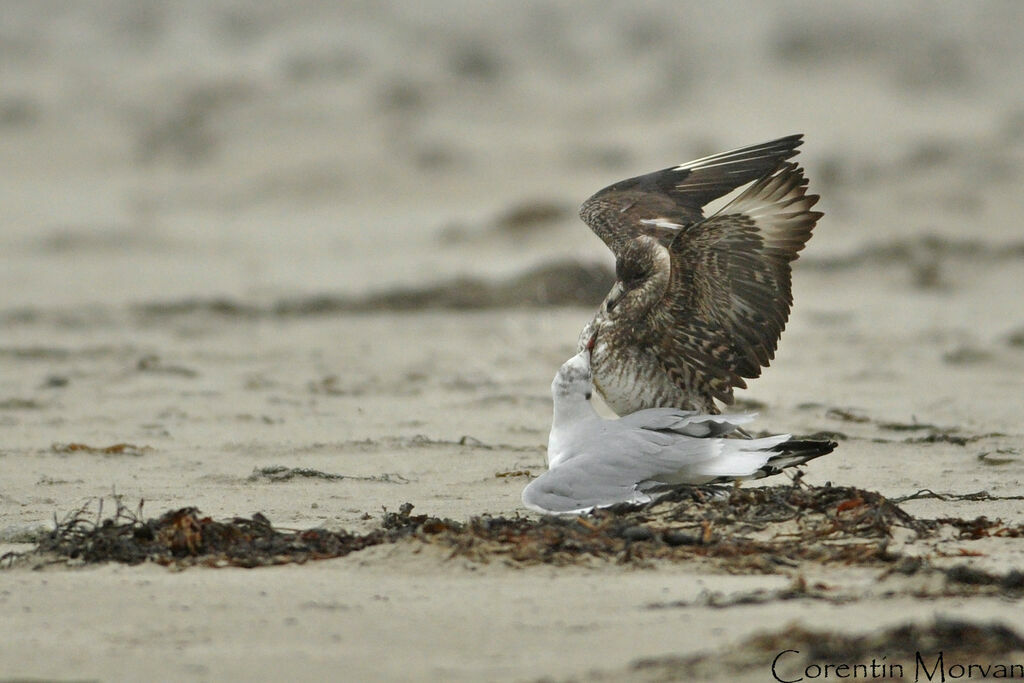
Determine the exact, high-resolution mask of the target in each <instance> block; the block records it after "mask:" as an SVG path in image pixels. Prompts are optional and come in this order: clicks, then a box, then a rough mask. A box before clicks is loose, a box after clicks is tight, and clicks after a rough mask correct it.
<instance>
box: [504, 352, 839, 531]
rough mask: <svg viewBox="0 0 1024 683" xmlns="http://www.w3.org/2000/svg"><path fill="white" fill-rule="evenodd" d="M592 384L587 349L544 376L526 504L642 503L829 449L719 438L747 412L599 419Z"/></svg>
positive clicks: (587, 506)
mask: <svg viewBox="0 0 1024 683" xmlns="http://www.w3.org/2000/svg"><path fill="white" fill-rule="evenodd" d="M592 386H593V385H592V378H591V371H590V352H589V351H582V352H580V353H579V354H577V355H576V356H574V357H573V358H571V359H569V360H568V361H567V362H566V363H565V364H564V365H563V366H562V367H561V369H559V371H558V374H557V375H556V376H555V380H554V382H552V384H551V392H552V396H553V398H554V418H553V420H552V424H551V434H550V436H549V438H548V456H547V457H548V471H547V472H545V473H544V474H543V475H541V476H540V477H538V478H537V479H535V480H533V481H532V482H530V484H529V485H527V487H526V488H525V489H524V490H523V504H524V505H525V506H526V507H528V508H530V509H531V510H536V511H538V512H544V513H555V514H575V513H581V512H587V511H589V510H592V509H594V508H596V507H607V506H610V505H615V504H617V503H647V502H650V501H652V500H654V499H655V498H656V497H657V496H658V495H659V494H661V493H664V492H666V491H667V490H669V489H670V488H671V487H673V486H678V485H681V484H707V483H720V482H725V481H734V480H740V479H747V478H759V477H762V476H767V475H768V474H773V473H775V472H776V471H778V470H779V469H781V468H782V467H787V466H790V465H797V464H802V463H803V462H805V461H806V460H809V459H810V458H811V457H817V455H822V454H823V453H824V452H828V450H831V448H830V447H829V448H828V450H824V451H823V452H817V453H815V454H814V455H810V456H808V455H807V454H806V453H804V454H796V455H792V456H790V455H787V454H785V453H784V452H783V451H784V449H782V450H780V449H778V448H777V447H779V446H780V445H782V444H784V443H785V442H787V441H789V440H790V435H788V434H781V435H779V436H771V437H767V438H762V439H736V438H723V437H724V436H725V435H726V434H728V433H730V432H732V431H734V430H735V429H736V427H737V426H739V425H741V424H744V423H747V422H750V421H751V420H753V419H754V416H753V415H702V414H698V413H696V412H692V411H683V410H676V409H673V408H651V409H649V410H641V411H638V412H635V413H632V414H630V415H626V416H625V417H622V418H619V419H617V420H606V419H604V418H603V417H601V416H600V415H598V414H597V412H596V411H595V410H594V407H593V406H592V405H591V403H590V397H591V391H592ZM833 445H834V444H833Z"/></svg>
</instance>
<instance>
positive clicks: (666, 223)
mask: <svg viewBox="0 0 1024 683" xmlns="http://www.w3.org/2000/svg"><path fill="white" fill-rule="evenodd" d="M802 143H803V135H802V134H797V135H789V136H787V137H783V138H779V139H777V140H772V141H770V142H764V143H761V144H757V145H751V146H749V147H741V148H739V149H734V150H730V151H728V152H721V153H719V154H713V155H711V156H708V157H704V158H702V159H697V160H696V161H691V162H689V163H686V164H682V165H679V166H673V167H671V168H666V169H662V170H660V171H655V172H653V173H648V174H646V175H642V176H637V177H635V178H628V179H626V180H621V181H619V182H617V183H615V184H614V185H609V186H608V187H606V188H604V189H603V190H600V191H599V192H597V193H596V194H594V196H592V197H590V198H589V199H588V200H587V201H585V202H583V205H582V206H581V207H580V218H582V219H583V222H585V223H586V224H587V225H589V226H590V229H591V230H593V231H594V233H595V234H597V236H598V237H600V238H601V240H602V241H603V242H604V243H605V244H607V245H608V248H609V249H611V250H612V253H614V254H615V255H616V256H618V255H619V253H620V251H621V250H622V247H623V245H625V244H626V243H627V242H629V240H631V239H633V238H634V237H637V236H639V235H650V236H653V237H655V238H657V239H659V240H660V241H662V242H663V243H665V244H668V242H669V241H671V239H672V237H673V236H674V234H675V233H676V232H677V231H678V230H679V229H680V228H682V227H684V226H686V225H689V224H691V223H695V222H697V221H700V220H702V219H703V218H704V214H703V212H702V209H703V207H704V205H705V204H707V203H708V202H710V201H712V200H715V199H717V198H719V197H722V196H724V195H726V194H728V193H729V192H732V191H733V190H735V189H736V188H738V187H740V186H741V185H744V184H746V183H749V182H751V181H753V180H757V179H758V178H761V177H763V176H765V175H767V174H769V173H771V172H772V171H774V170H775V169H776V168H778V166H779V164H781V163H782V162H783V161H785V160H786V159H789V158H790V157H792V156H794V155H795V154H797V149H796V148H797V147H799V146H800V145H801V144H802Z"/></svg>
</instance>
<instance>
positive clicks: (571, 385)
mask: <svg viewBox="0 0 1024 683" xmlns="http://www.w3.org/2000/svg"><path fill="white" fill-rule="evenodd" d="M592 391H593V383H592V381H591V374H590V349H584V350H583V351H580V352H579V353H577V354H576V355H575V356H573V357H572V358H570V359H569V360H567V361H565V363H563V364H562V367H560V368H559V369H558V374H557V375H555V380H554V381H553V382H552V383H551V395H552V396H553V397H554V399H555V400H556V401H557V400H558V399H559V398H565V397H568V396H579V397H582V398H584V399H586V400H590V396H591V392H592Z"/></svg>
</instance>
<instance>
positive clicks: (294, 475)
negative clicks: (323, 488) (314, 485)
mask: <svg viewBox="0 0 1024 683" xmlns="http://www.w3.org/2000/svg"><path fill="white" fill-rule="evenodd" d="M292 479H326V480H328V481H340V480H342V479H349V480H352V481H379V482H383V483H387V484H408V483H409V480H408V479H406V478H405V477H403V476H402V475H401V474H396V473H394V472H384V473H383V474H372V475H367V476H360V475H353V474H336V473H334V472H322V471H320V470H314V469H310V468H308V467H285V466H284V465H268V466H267V467H256V468H254V469H253V471H252V474H250V475H249V481H272V482H278V481H290V480H292Z"/></svg>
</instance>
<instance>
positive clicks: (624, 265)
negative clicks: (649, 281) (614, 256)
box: [615, 259, 647, 283]
mask: <svg viewBox="0 0 1024 683" xmlns="http://www.w3.org/2000/svg"><path fill="white" fill-rule="evenodd" d="M615 277H616V278H618V280H619V281H620V282H622V283H627V282H637V281H639V280H643V279H644V278H645V277H647V272H646V271H645V270H644V269H643V268H641V267H640V266H639V265H637V264H636V263H631V262H629V261H622V260H621V259H620V260H619V261H617V262H616V263H615Z"/></svg>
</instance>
